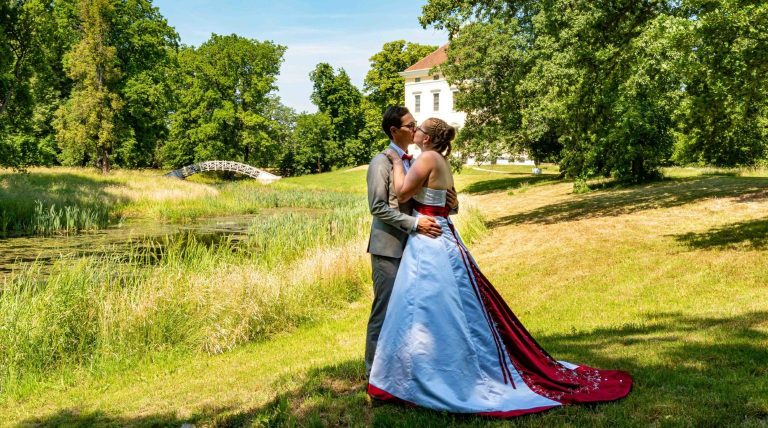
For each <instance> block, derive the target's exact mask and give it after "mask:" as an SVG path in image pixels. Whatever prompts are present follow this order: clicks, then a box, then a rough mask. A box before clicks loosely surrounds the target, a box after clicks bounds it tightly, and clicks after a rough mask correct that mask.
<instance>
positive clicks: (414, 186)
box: [395, 152, 435, 203]
mask: <svg viewBox="0 0 768 428" xmlns="http://www.w3.org/2000/svg"><path fill="white" fill-rule="evenodd" d="M428 153H429V152H424V153H422V154H421V156H419V158H418V159H417V160H416V162H415V163H414V164H413V165H411V168H410V169H409V170H408V174H405V172H404V170H403V165H402V162H401V163H400V173H399V174H398V173H397V172H396V173H395V190H396V191H397V200H398V201H399V202H401V203H402V202H405V201H407V200H408V199H411V198H412V197H413V195H415V194H416V193H417V192H418V191H419V190H421V188H422V187H424V186H425V185H426V184H427V180H428V179H429V174H430V173H431V172H432V170H433V169H434V166H435V162H434V158H433V157H432V156H431V153H430V154H428ZM425 155H426V156H425Z"/></svg>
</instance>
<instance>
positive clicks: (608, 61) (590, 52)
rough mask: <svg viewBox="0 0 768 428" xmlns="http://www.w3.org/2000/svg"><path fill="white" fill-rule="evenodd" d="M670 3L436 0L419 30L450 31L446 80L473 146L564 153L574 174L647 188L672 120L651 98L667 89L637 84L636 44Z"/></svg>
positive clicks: (666, 146)
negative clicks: (637, 182) (639, 183)
mask: <svg viewBox="0 0 768 428" xmlns="http://www.w3.org/2000/svg"><path fill="white" fill-rule="evenodd" d="M668 5H669V3H668V2H664V1H648V2H619V3H616V4H612V3H611V4H609V3H603V2H598V3H595V2H589V1H586V0H583V1H582V0H578V1H575V2H574V1H566V0H555V1H546V2H544V1H513V2H505V1H482V2H481V1H471V2H463V3H460V4H456V3H453V2H448V1H446V0H431V1H430V2H429V3H428V4H427V5H426V6H425V8H424V14H423V15H422V17H421V22H422V24H424V25H435V26H437V27H438V28H447V29H448V30H449V31H450V32H451V35H452V41H451V46H450V49H449V50H448V54H449V59H450V61H449V63H448V64H447V65H446V67H445V73H446V76H447V77H448V79H449V80H451V81H453V82H454V83H456V84H458V85H459V86H460V93H459V94H458V96H457V103H456V104H457V107H458V108H460V109H462V110H465V111H468V112H469V115H468V120H467V126H466V131H465V132H466V135H465V136H464V137H463V138H464V139H467V140H474V142H476V148H478V149H480V150H482V149H484V148H485V149H487V145H485V147H483V144H482V140H486V141H493V142H494V144H495V145H496V146H497V147H498V146H501V147H504V148H513V149H514V148H517V149H522V150H526V151H528V152H529V153H532V154H533V155H534V156H535V157H546V156H549V157H552V155H554V153H553V152H558V151H559V156H558V157H559V158H560V163H561V168H562V169H563V170H564V171H565V172H566V174H567V175H569V176H572V177H588V176H595V175H604V176H615V177H617V178H620V179H628V180H643V179H646V178H649V177H653V176H655V175H656V174H657V172H658V166H659V164H660V163H661V162H662V161H663V160H664V159H665V158H666V157H668V155H669V152H670V147H671V138H669V134H670V133H669V127H670V121H669V120H668V115H667V116H665V114H666V113H664V112H663V111H660V110H658V109H657V106H656V104H655V103H656V101H655V100H653V99H649V98H648V97H649V96H650V97H653V96H655V95H656V94H658V93H665V91H666V87H656V86H654V85H655V84H656V82H653V81H651V82H642V84H638V82H635V83H631V81H632V79H633V76H636V73H635V67H636V65H637V60H638V55H639V54H642V49H641V47H639V46H635V45H633V41H634V40H635V39H636V37H637V36H638V35H640V34H642V32H643V31H644V30H645V29H646V28H647V26H648V24H649V23H650V22H652V21H653V20H654V19H655V18H656V17H658V16H659V15H660V14H662V13H664V12H665V11H666V10H667V7H668ZM662 83H663V84H666V83H667V82H666V81H664V82H662ZM633 85H634V86H633ZM632 91H635V95H637V97H633V96H632V93H633V92H632ZM467 131H468V132H467ZM473 137H474V138H473Z"/></svg>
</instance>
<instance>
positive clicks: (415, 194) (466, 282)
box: [365, 106, 632, 418]
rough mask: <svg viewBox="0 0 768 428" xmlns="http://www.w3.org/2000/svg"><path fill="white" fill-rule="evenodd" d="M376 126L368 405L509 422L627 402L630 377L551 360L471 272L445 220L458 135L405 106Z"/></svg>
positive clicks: (453, 201)
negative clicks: (383, 137) (414, 151)
mask: <svg viewBox="0 0 768 428" xmlns="http://www.w3.org/2000/svg"><path fill="white" fill-rule="evenodd" d="M382 129H383V130H384V132H385V133H386V134H387V137H389V139H390V144H389V148H388V149H386V150H385V151H384V152H383V153H380V154H378V155H376V156H375V157H374V158H373V160H372V161H371V164H370V166H369V168H368V175H367V181H368V204H369V207H370V211H371V214H372V215H373V224H372V226H371V236H370V240H369V244H368V252H369V253H370V254H371V265H372V271H373V295H374V297H373V305H372V307H371V315H370V319H369V321H368V332H367V338H366V344H365V345H366V346H365V367H366V374H367V376H368V394H369V395H370V396H371V398H372V399H373V400H376V401H385V402H396V403H402V404H409V405H415V406H421V407H426V408H430V409H434V410H440V411H447V412H453V413H466V414H477V415H485V416H491V417H500V418H509V417H514V416H520V415H525V414H529V413H535V412H541V411H545V410H549V409H552V408H555V407H559V406H562V405H567V404H580V403H595V402H603V401H613V400H618V399H621V398H623V397H625V396H626V395H627V394H629V392H630V390H631V388H632V377H631V376H630V375H629V373H627V372H623V371H618V370H602V369H595V368H591V367H587V366H584V365H576V364H572V363H568V362H565V361H558V360H555V359H554V358H553V357H552V356H550V355H549V354H548V353H547V352H546V351H545V350H544V349H543V348H542V347H541V346H540V345H539V344H538V343H537V342H536V341H535V340H534V339H533V337H532V336H531V335H530V333H528V331H527V330H526V329H525V327H524V326H523V324H522V323H521V322H520V321H519V320H518V319H517V317H516V316H515V314H514V313H513V312H512V310H511V309H510V308H509V306H508V305H507V303H506V302H505V301H504V299H502V297H501V295H500V294H499V293H498V291H496V289H495V288H494V287H493V286H492V285H491V283H490V282H489V281H488V279H487V278H486V277H485V276H484V275H483V273H482V272H481V271H480V269H479V268H478V266H477V263H476V262H475V260H474V259H473V258H472V255H471V254H470V253H469V251H468V250H467V248H466V246H465V245H464V243H463V242H462V240H461V236H460V235H459V233H458V231H457V230H456V228H455V227H454V225H453V222H452V221H451V219H450V215H451V214H453V213H456V212H457V211H458V205H459V204H458V200H457V197H456V192H455V190H454V182H453V174H452V173H451V167H450V163H449V156H450V154H451V143H452V141H453V139H454V137H455V136H456V130H455V129H454V128H453V127H451V126H450V125H448V124H447V123H445V122H444V121H443V120H441V119H438V118H430V119H427V120H426V121H424V123H421V124H418V123H416V121H415V120H414V117H413V115H411V113H410V112H409V111H408V109H407V108H405V107H402V106H395V107H390V108H388V109H387V110H386V112H385V113H384V117H383V118H382ZM411 143H413V144H416V145H417V146H418V147H419V148H420V149H421V155H420V156H419V157H418V159H413V158H412V157H411V156H410V155H409V154H408V153H407V149H408V146H409V145H410V144H411Z"/></svg>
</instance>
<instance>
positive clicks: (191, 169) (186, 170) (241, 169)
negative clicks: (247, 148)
mask: <svg viewBox="0 0 768 428" xmlns="http://www.w3.org/2000/svg"><path fill="white" fill-rule="evenodd" d="M205 171H231V172H236V173H238V174H243V175H247V176H248V177H251V178H255V179H256V180H259V181H260V182H262V183H271V182H273V181H277V180H279V179H281V178H282V177H280V176H279V175H274V174H270V173H268V172H267V171H264V170H263V169H259V168H256V167H253V166H250V165H247V164H244V163H240V162H234V161H220V160H214V161H205V162H200V163H196V164H192V165H187V166H185V167H182V168H179V169H175V170H173V171H171V172H169V173H168V174H165V176H166V177H173V178H178V179H181V180H183V179H185V178H187V177H189V176H190V175H193V174H197V173H198V172H205Z"/></svg>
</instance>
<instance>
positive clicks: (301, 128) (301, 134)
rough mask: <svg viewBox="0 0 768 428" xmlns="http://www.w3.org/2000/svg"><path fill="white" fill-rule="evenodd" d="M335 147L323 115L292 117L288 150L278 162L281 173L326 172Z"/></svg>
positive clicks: (330, 163) (331, 126) (331, 132)
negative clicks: (293, 127) (293, 124)
mask: <svg viewBox="0 0 768 428" xmlns="http://www.w3.org/2000/svg"><path fill="white" fill-rule="evenodd" d="M336 145H337V143H336V142H335V141H333V125H332V123H331V118H330V117H328V115H327V114H325V113H323V112H317V113H313V114H309V113H302V114H300V115H299V116H298V117H297V118H296V127H295V129H294V130H293V133H292V135H291V139H290V142H289V147H288V150H286V152H285V154H284V156H283V159H282V161H281V163H280V171H281V174H283V175H303V174H310V173H320V172H325V171H329V170H330V169H331V166H332V153H333V152H334V151H335V150H336Z"/></svg>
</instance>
